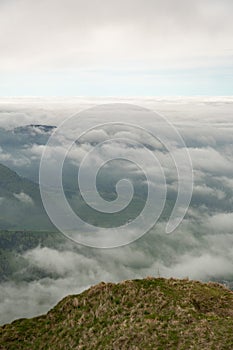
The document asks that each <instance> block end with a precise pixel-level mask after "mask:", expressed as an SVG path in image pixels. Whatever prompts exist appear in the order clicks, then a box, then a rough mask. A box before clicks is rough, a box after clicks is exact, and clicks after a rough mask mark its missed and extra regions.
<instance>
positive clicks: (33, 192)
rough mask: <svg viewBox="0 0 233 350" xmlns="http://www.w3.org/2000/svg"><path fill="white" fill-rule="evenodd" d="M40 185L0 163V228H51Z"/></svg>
mask: <svg viewBox="0 0 233 350" xmlns="http://www.w3.org/2000/svg"><path fill="white" fill-rule="evenodd" d="M52 227H53V226H52V224H51V222H50V220H49V219H48V217H47V214H46V212H45V210H44V208H43V205H42V201H41V196H40V190H39V185H38V184H36V183H34V182H32V181H30V180H28V179H26V178H23V177H21V176H19V175H18V174H17V173H16V172H15V171H12V170H11V169H9V168H8V167H6V166H4V165H2V164H0V230H1V229H34V230H35V229H51V228H52Z"/></svg>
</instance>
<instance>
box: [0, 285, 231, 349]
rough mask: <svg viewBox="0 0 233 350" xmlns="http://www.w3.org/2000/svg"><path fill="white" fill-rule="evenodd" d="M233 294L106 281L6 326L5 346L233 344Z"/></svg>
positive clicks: (215, 288) (0, 340)
mask: <svg viewBox="0 0 233 350" xmlns="http://www.w3.org/2000/svg"><path fill="white" fill-rule="evenodd" d="M232 329H233V293H232V292H231V291H230V290H228V289H226V288H225V287H224V286H222V285H220V284H217V283H208V284H207V283H201V282H198V281H189V280H177V279H164V278H147V279H143V280H134V281H125V282H122V283H119V284H113V283H107V284H106V283H103V282H102V283H100V284H98V285H97V286H95V287H92V288H90V289H89V290H87V291H85V292H83V293H82V294H80V295H73V296H68V297H66V298H64V299H63V300H62V301H61V302H59V303H58V304H57V306H55V307H54V308H53V309H52V310H51V311H49V312H48V313H47V314H46V315H43V316H39V317H36V318H32V319H20V320H17V321H14V322H13V323H11V324H8V325H5V326H3V327H1V328H0V349H2V350H4V349H30V350H33V349H85V350H86V349H106V350H107V349H143V350H144V349H160V350H164V349H184V350H186V349H202V350H203V349H213V350H214V349H229V350H230V349H232V348H233V332H232Z"/></svg>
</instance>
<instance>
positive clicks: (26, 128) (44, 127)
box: [14, 124, 56, 134]
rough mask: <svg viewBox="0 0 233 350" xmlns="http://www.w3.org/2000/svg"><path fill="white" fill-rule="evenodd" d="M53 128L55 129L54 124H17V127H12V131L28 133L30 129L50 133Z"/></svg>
mask: <svg viewBox="0 0 233 350" xmlns="http://www.w3.org/2000/svg"><path fill="white" fill-rule="evenodd" d="M54 129H56V126H54V125H43V124H29V125H25V126H19V127H17V128H14V133H26V134H29V133H30V132H32V131H34V132H36V131H37V132H43V133H51V132H52V131H53V130H54Z"/></svg>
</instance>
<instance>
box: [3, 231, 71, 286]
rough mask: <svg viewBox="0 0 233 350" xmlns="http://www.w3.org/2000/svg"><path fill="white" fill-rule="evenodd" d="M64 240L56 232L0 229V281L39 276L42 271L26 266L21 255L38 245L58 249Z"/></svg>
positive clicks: (30, 278)
mask: <svg viewBox="0 0 233 350" xmlns="http://www.w3.org/2000/svg"><path fill="white" fill-rule="evenodd" d="M65 240H66V238H65V237H64V236H63V235H62V234H60V233H57V232H43V231H6V230H4V231H0V282H4V281H8V280H10V281H31V280H33V279H39V278H41V277H42V276H44V272H43V271H40V270H39V269H37V270H36V269H35V268H33V269H32V268H31V267H30V266H28V262H27V261H25V259H24V258H23V256H22V255H23V254H24V253H25V252H27V251H28V250H30V249H34V248H36V247H38V246H40V247H49V248H53V249H59V248H60V246H64V244H65ZM48 276H49V275H47V277H48ZM50 277H51V276H50Z"/></svg>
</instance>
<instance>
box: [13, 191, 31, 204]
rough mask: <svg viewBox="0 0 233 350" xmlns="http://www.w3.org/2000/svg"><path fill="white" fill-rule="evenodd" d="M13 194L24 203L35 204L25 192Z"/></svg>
mask: <svg viewBox="0 0 233 350" xmlns="http://www.w3.org/2000/svg"><path fill="white" fill-rule="evenodd" d="M13 195H14V197H15V198H17V199H18V200H19V201H20V202H22V203H24V204H33V203H34V202H33V200H32V198H31V197H30V196H29V195H28V194H26V193H24V192H20V193H13Z"/></svg>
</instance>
